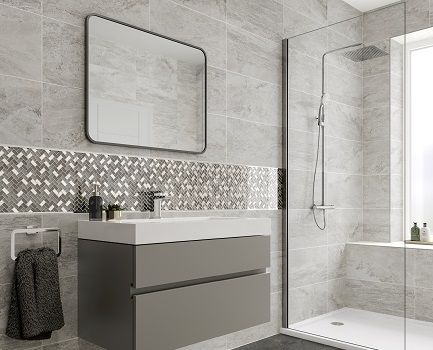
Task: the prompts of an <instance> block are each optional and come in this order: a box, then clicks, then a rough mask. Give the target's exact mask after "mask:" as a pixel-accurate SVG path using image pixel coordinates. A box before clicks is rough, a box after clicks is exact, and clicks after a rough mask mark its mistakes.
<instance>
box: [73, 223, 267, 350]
mask: <svg viewBox="0 0 433 350" xmlns="http://www.w3.org/2000/svg"><path fill="white" fill-rule="evenodd" d="M269 234H270V222H269V220H268V219H250V218H182V219H179V218H178V219H159V220H123V221H116V222H114V221H110V222H89V221H81V222H79V241H78V262H79V269H78V278H79V293H78V297H79V322H78V324H79V337H80V338H83V339H85V340H87V341H90V342H91V343H94V344H96V345H99V346H101V347H103V348H106V349H109V350H111V349H113V350H114V349H116V350H128V349H136V350H169V349H177V348H180V347H183V346H186V345H189V344H193V343H197V342H200V341H204V340H206V339H210V338H213V337H217V336H221V335H223V334H227V333H231V332H235V331H239V330H241V329H244V328H248V327H252V326H254V325H258V324H261V323H265V322H269V320H270V275H269V273H268V272H267V268H268V267H269V266H270V236H269Z"/></svg>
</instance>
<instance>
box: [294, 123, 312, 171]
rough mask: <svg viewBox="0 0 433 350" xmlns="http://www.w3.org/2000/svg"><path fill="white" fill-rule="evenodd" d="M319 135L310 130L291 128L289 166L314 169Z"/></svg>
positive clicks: (296, 168)
mask: <svg viewBox="0 0 433 350" xmlns="http://www.w3.org/2000/svg"><path fill="white" fill-rule="evenodd" d="M316 149H317V135H315V134H313V133H310V132H303V131H298V130H293V129H290V130H289V168H290V169H293V170H307V171H314V164H315V162H316Z"/></svg>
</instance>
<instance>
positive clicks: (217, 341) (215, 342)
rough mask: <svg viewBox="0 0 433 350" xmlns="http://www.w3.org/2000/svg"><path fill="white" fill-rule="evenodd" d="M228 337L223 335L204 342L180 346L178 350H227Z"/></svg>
mask: <svg viewBox="0 0 433 350" xmlns="http://www.w3.org/2000/svg"><path fill="white" fill-rule="evenodd" d="M226 344H227V337H226V336H222V337H218V338H214V339H210V340H206V341H204V342H200V343H197V344H193V345H189V346H185V347H183V348H179V349H178V350H226V349H227V347H226Z"/></svg>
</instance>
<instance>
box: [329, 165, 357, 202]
mask: <svg viewBox="0 0 433 350" xmlns="http://www.w3.org/2000/svg"><path fill="white" fill-rule="evenodd" d="M328 202H329V203H330V204H334V205H335V206H336V207H337V208H362V176H360V175H348V174H334V173H330V174H328Z"/></svg>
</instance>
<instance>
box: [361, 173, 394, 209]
mask: <svg viewBox="0 0 433 350" xmlns="http://www.w3.org/2000/svg"><path fill="white" fill-rule="evenodd" d="M389 188H390V177H389V175H372V176H364V207H365V208H387V207H389V196H390V192H389Z"/></svg>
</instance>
